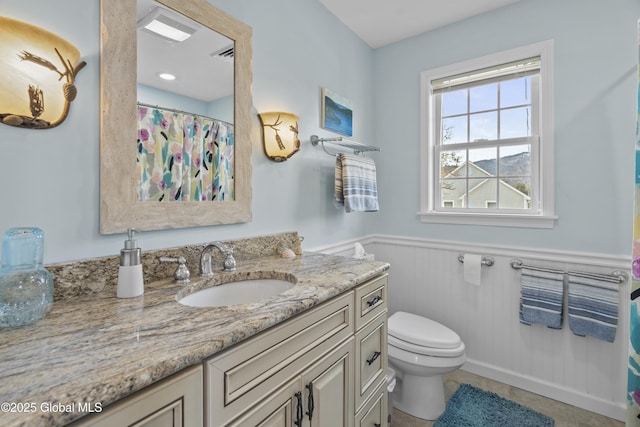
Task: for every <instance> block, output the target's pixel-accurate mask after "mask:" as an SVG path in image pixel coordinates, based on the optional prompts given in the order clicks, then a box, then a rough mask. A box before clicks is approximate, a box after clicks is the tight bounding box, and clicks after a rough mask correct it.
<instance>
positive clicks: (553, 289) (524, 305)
mask: <svg viewBox="0 0 640 427" xmlns="http://www.w3.org/2000/svg"><path fill="white" fill-rule="evenodd" d="M520 292H521V297H520V323H523V324H525V325H530V324H532V323H541V324H543V325H546V326H548V327H549V328H553V329H560V328H562V308H563V303H564V272H563V271H559V270H553V269H546V268H539V267H526V266H523V267H522V270H521V276H520Z"/></svg>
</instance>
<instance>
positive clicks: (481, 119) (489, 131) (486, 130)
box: [469, 111, 498, 141]
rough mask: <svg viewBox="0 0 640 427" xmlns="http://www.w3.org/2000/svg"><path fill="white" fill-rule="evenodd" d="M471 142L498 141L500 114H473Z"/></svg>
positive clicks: (471, 116) (471, 119)
mask: <svg viewBox="0 0 640 427" xmlns="http://www.w3.org/2000/svg"><path fill="white" fill-rule="evenodd" d="M469 119H470V122H471V124H470V125H471V131H470V135H469V140H470V141H483V140H494V139H498V113H497V112H496V111H491V112H488V113H478V114H471V115H470V116H469Z"/></svg>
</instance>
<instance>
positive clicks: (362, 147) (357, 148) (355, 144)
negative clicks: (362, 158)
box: [310, 135, 380, 157]
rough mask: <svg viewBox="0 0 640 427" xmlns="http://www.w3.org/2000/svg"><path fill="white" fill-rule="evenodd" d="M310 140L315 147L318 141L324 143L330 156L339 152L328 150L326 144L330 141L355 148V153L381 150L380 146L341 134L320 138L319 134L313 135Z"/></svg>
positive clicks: (324, 148)
mask: <svg viewBox="0 0 640 427" xmlns="http://www.w3.org/2000/svg"><path fill="white" fill-rule="evenodd" d="M310 141H311V145H313V146H314V147H315V146H316V145H318V143H321V144H322V149H323V150H324V152H325V153H327V154H328V155H330V156H334V157H335V156H337V155H338V153H332V152H330V151H329V150H327V148H326V147H325V146H324V143H325V142H330V143H332V144H336V145H339V146H341V147H343V148H347V149H349V150H353V153H354V154H361V153H363V152H365V151H380V149H379V148H378V147H374V146H372V145H367V144H362V143H360V142H356V141H349V140H348V139H344V138H343V137H341V136H338V137H336V138H320V137H319V136H318V135H311V137H310Z"/></svg>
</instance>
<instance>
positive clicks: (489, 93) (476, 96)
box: [469, 83, 498, 113]
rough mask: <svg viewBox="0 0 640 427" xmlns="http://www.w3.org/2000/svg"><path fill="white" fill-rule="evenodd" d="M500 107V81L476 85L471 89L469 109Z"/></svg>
mask: <svg viewBox="0 0 640 427" xmlns="http://www.w3.org/2000/svg"><path fill="white" fill-rule="evenodd" d="M496 108H498V83H492V84H488V85H483V86H475V87H472V88H471V89H469V111H470V112H472V113H473V112H475V111H485V110H495V109H496Z"/></svg>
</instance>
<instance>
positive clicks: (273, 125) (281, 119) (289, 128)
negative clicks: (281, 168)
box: [258, 112, 300, 162]
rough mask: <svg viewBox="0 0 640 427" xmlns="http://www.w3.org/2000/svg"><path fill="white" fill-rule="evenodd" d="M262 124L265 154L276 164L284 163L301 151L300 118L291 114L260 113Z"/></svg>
mask: <svg viewBox="0 0 640 427" xmlns="http://www.w3.org/2000/svg"><path fill="white" fill-rule="evenodd" d="M258 116H260V121H261V122H262V135H263V139H264V153H265V154H266V155H267V157H268V158H270V159H271V160H274V161H276V162H284V161H285V160H287V159H288V158H289V157H291V156H293V155H294V154H296V153H297V152H298V150H300V140H299V139H298V116H296V115H295V114H291V113H282V112H272V113H259V114H258Z"/></svg>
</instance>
